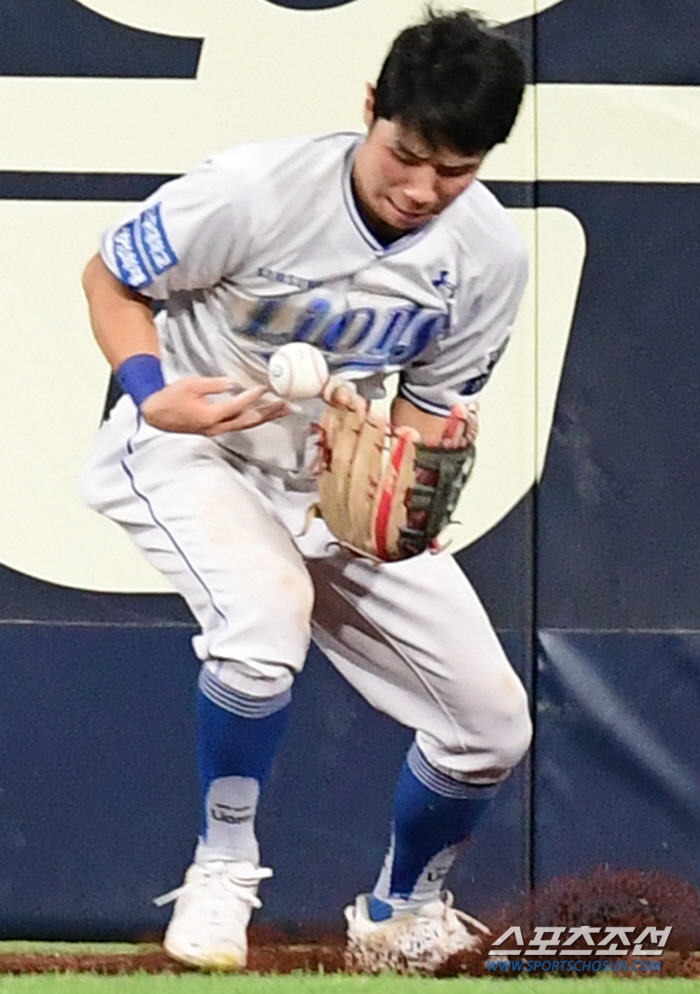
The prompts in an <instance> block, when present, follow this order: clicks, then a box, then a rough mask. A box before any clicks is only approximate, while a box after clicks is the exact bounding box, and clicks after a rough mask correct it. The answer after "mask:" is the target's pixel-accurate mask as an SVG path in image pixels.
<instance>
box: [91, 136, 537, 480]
mask: <svg viewBox="0 0 700 994" xmlns="http://www.w3.org/2000/svg"><path fill="white" fill-rule="evenodd" d="M361 141H362V137H361V136H360V135H357V134H349V133H337V134H331V135H326V136H322V137H317V138H301V139H293V140H282V141H274V142H265V143H259V144H249V145H241V146H237V147H235V148H233V149H231V150H229V151H226V152H223V153H220V154H218V155H215V156H212V157H211V158H209V159H207V160H206V161H205V162H204V163H203V164H202V165H201V166H200V167H199V168H197V169H195V170H193V171H192V172H190V173H188V174H187V175H185V176H182V177H180V178H179V179H176V180H173V181H172V182H170V183H167V184H165V185H164V186H163V187H161V188H160V189H159V190H157V191H156V192H155V193H154V194H153V195H152V196H151V197H150V198H149V199H148V200H147V201H146V202H145V203H144V204H143V205H142V206H141V208H140V209H139V210H138V211H137V212H136V213H134V214H133V215H132V216H130V217H129V218H128V219H127V220H125V221H124V222H123V223H121V224H120V225H118V226H117V227H115V228H112V229H110V230H109V231H107V232H106V233H105V235H104V237H103V240H102V249H101V251H102V257H103V259H104V261H105V263H106V265H107V266H108V268H109V269H110V270H111V272H112V273H113V274H114V275H115V276H116V277H117V278H118V279H119V280H121V282H123V283H124V284H126V285H127V286H129V287H131V288H132V289H134V290H137V291H138V292H139V293H141V294H145V295H147V296H149V297H151V298H153V299H154V300H155V301H163V305H162V307H160V308H157V311H158V313H157V315H156V325H157V328H158V333H159V336H160V343H161V349H162V358H163V366H164V370H165V375H166V380H172V379H175V378H178V377H181V376H185V375H198V376H221V375H226V376H231V377H232V378H233V379H236V378H238V380H239V382H240V383H241V385H243V386H247V385H250V383H251V382H260V383H262V382H265V381H266V364H267V360H268V359H269V357H270V354H271V353H272V352H273V351H274V350H275V349H276V348H278V347H279V346H280V345H282V344H284V343H285V342H290V341H305V342H309V343H311V344H313V345H314V346H316V347H317V348H319V349H320V350H321V351H322V352H323V354H324V356H325V358H326V361H327V362H328V366H329V368H330V370H331V372H332V373H334V374H341V375H343V376H344V377H345V378H347V379H353V380H355V381H356V382H357V385H358V389H359V390H360V392H362V393H364V394H365V395H366V396H368V397H376V396H378V395H380V393H381V384H382V382H383V380H384V378H385V377H386V376H387V375H388V374H391V373H394V372H399V373H400V379H399V392H400V393H401V394H402V395H403V396H404V397H406V399H407V400H409V401H411V402H412V403H413V404H415V405H416V406H417V407H419V408H421V409H423V410H425V411H427V412H429V413H434V414H445V413H447V412H448V411H449V409H450V407H451V406H452V405H453V404H455V403H457V402H459V401H460V400H462V399H465V398H470V397H472V396H474V395H476V394H477V393H478V392H479V391H480V390H481V388H482V387H483V385H484V384H485V382H486V380H487V379H488V376H489V374H490V372H491V370H492V368H493V366H494V365H495V363H496V361H497V360H498V358H499V356H500V355H501V353H502V352H503V350H504V348H505V346H506V344H507V341H508V338H509V335H510V333H511V330H512V325H513V321H514V318H515V314H516V311H517V308H518V304H519V302H520V298H521V295H522V290H523V287H524V284H525V279H526V268H527V267H526V259H525V249H524V245H523V243H522V241H521V238H520V236H519V233H518V231H517V229H516V228H515V226H514V224H513V223H512V222H511V220H510V219H509V218H508V216H507V214H506V212H505V210H504V208H503V207H502V206H501V205H500V204H499V203H498V201H497V200H496V199H495V197H494V196H493V195H492V194H491V193H490V192H489V191H488V190H487V189H486V188H485V187H484V186H483V185H482V184H480V183H479V182H478V181H475V182H473V183H472V184H471V185H470V186H469V187H468V188H467V189H466V190H465V191H464V193H462V194H461V195H460V196H459V197H458V198H457V199H456V200H455V201H454V202H453V203H452V204H451V205H450V206H449V207H448V208H447V209H446V210H445V211H443V213H442V214H440V216H439V217H437V218H435V219H433V220H432V221H431V222H429V223H428V224H427V225H425V226H424V227H422V228H421V229H419V230H418V231H415V232H413V233H410V234H407V235H405V236H404V237H403V238H400V239H399V240H398V241H395V242H393V243H392V244H391V245H389V246H388V247H385V246H383V245H382V244H381V243H380V242H379V241H378V240H377V239H376V237H375V236H374V235H373V234H372V232H371V231H369V230H368V228H367V227H366V225H365V224H364V223H363V220H362V218H361V216H360V214H359V212H358V210H357V207H356V204H355V200H354V196H353V192H352V187H351V182H350V175H351V170H352V165H353V161H354V156H355V153H356V151H357V148H358V146H359V145H360V143H361ZM302 407H303V413H300V414H297V415H290V416H288V417H285V418H282V419H280V420H277V421H273V422H269V423H267V424H265V425H261V426H259V427H258V428H254V429H249V430H248V431H244V432H232V433H230V434H228V435H226V436H222V437H221V439H220V441H221V444H222V445H224V446H225V447H226V448H229V449H231V450H233V451H235V452H237V453H239V454H240V455H242V456H245V457H246V458H249V459H252V460H254V461H256V462H260V463H263V464H264V465H269V466H271V467H278V468H280V469H283V470H285V471H287V472H291V473H293V474H294V473H299V472H302V473H304V472H305V470H306V468H307V467H308V465H309V464H310V461H311V459H312V456H313V445H309V444H307V442H308V437H309V432H308V426H309V422H310V421H311V420H314V419H315V418H316V417H317V416H318V413H319V412H318V405H317V403H316V402H314V401H311V402H307V403H305V404H304V405H302Z"/></svg>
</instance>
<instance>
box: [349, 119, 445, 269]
mask: <svg viewBox="0 0 700 994" xmlns="http://www.w3.org/2000/svg"><path fill="white" fill-rule="evenodd" d="M363 140H364V139H363V138H362V136H361V135H358V137H357V139H356V141H355V142H353V144H352V145H351V147H350V148H349V150H348V153H347V155H346V156H345V167H344V169H343V176H342V186H343V200H344V202H345V208H346V210H347V212H348V214H349V215H350V220H351V221H352V223H353V224H354V225H355V227H356V228H357V231H358V234H359V235H360V237H361V238H362V239H363V241H365V242H366V243H367V244H368V245H369V247H370V248H371V249H372V250H373V252H375V254H376V255H393V254H394V253H396V252H403V251H404V249H407V248H408V247H409V246H410V245H413V244H415V242H419V241H420V240H421V239H422V238H425V236H426V234H427V233H428V231H430V229H431V228H432V227H433V225H434V224H435V220H436V219H435V218H433V219H432V220H430V221H428V223H427V224H424V225H422V226H421V227H420V228H418V229H417V230H416V231H412V232H410V233H409V234H408V235H404V236H403V238H397V239H396V241H395V242H391V243H390V244H389V245H382V243H381V242H380V241H379V239H378V238H377V237H376V236H375V235H374V234H373V233H372V232H371V231H370V229H369V228H368V227H367V225H366V224H365V222H364V220H363V219H362V216H361V214H360V212H359V211H358V209H357V205H356V204H355V197H354V196H353V192H352V180H351V176H352V167H353V165H354V163H355V156H356V155H357V150H358V148H359V147H360V145H361V144H362V142H363Z"/></svg>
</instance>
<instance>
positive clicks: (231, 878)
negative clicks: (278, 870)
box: [154, 860, 272, 972]
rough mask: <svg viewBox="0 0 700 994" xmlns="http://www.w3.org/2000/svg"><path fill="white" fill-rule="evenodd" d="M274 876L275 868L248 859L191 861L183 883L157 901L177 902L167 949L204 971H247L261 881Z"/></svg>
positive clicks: (167, 939) (181, 959)
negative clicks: (249, 933) (250, 924)
mask: <svg viewBox="0 0 700 994" xmlns="http://www.w3.org/2000/svg"><path fill="white" fill-rule="evenodd" d="M271 876H272V870H269V869H267V868H266V867H259V866H254V865H253V864H252V863H249V862H245V861H241V862H239V861H233V860H212V861H211V862H207V863H193V864H192V866H190V868H189V869H188V871H187V873H186V874H185V880H184V882H183V884H182V886H181V887H178V888H177V889H176V890H173V891H170V893H169V894H163V896H162V897H158V898H156V900H155V902H154V903H155V904H157V905H158V906H161V905H163V904H167V903H168V902H169V901H175V910H174V911H173V916H172V918H171V919H170V924H169V925H168V928H167V931H166V933H165V939H164V942H163V947H164V949H165V951H166V953H167V954H168V955H169V956H172V958H173V959H175V960H178V962H180V963H184V964H186V965H187V966H195V967H198V968H199V969H201V970H223V971H227V972H228V971H231V972H233V971H236V970H243V969H244V968H245V965H246V961H247V958H248V939H247V936H246V931H247V928H248V922H249V921H250V916H251V913H252V911H253V908H259V907H260V904H261V902H260V899H259V898H258V884H259V882H260V881H261V880H265V879H266V878H267V877H271Z"/></svg>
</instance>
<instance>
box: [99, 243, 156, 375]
mask: <svg viewBox="0 0 700 994" xmlns="http://www.w3.org/2000/svg"><path fill="white" fill-rule="evenodd" d="M83 289H84V291H85V296H86V297H87V300H88V306H89V310H90V321H91V323H92V330H93V333H94V335H95V339H96V340H97V343H98V345H99V346H100V348H101V349H102V351H103V352H104V354H105V356H106V358H107V360H108V362H109V363H110V365H111V366H112V368H113V369H118V368H119V367H120V366H121V364H122V363H123V362H124V360H125V359H128V358H129V357H130V356H133V355H137V354H139V353H146V354H150V355H154V356H157V355H159V354H160V349H159V347H158V335H157V333H156V329H155V325H154V323H153V316H152V313H151V306H150V303H149V301H148V300H147V299H146V298H145V297H142V296H140V294H137V293H134V292H133V291H132V290H129V289H128V288H127V287H125V286H124V285H123V284H122V283H120V282H119V280H117V279H115V277H114V276H113V275H112V274H111V273H110V271H109V270H108V269H107V267H106V266H105V264H104V262H103V261H102V259H101V258H100V257H99V255H96V256H94V257H93V258H92V259H91V260H90V262H89V263H88V264H87V266H86V267H85V272H84V273H83Z"/></svg>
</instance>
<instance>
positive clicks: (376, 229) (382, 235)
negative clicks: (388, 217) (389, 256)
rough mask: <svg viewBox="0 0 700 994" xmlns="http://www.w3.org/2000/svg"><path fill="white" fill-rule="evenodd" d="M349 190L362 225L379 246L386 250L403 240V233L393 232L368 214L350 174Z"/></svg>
mask: <svg viewBox="0 0 700 994" xmlns="http://www.w3.org/2000/svg"><path fill="white" fill-rule="evenodd" d="M350 190H351V191H352V198H353V200H354V201H355V207H356V208H357V213H358V214H359V215H360V218H361V220H362V223H363V224H364V226H365V228H367V230H368V231H369V232H370V233H371V234H372V235H374V237H375V238H376V239H377V241H378V242H379V244H380V245H382V246H383V247H384V248H388V247H389V246H390V245H391V244H392V243H393V242H396V241H398V240H399V238H403V236H404V234H405V232H403V231H395V230H394V229H393V228H389V227H388V225H386V224H383V223H382V222H381V221H379V220H378V219H377V218H374V217H372V216H371V215H370V214H368V212H367V210H366V209H365V207H364V205H363V203H362V201H361V200H360V197H359V195H358V192H357V187H356V186H355V178H354V176H353V175H352V173H351V174H350Z"/></svg>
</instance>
